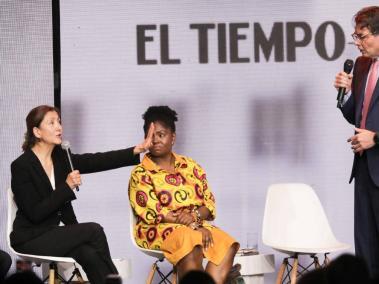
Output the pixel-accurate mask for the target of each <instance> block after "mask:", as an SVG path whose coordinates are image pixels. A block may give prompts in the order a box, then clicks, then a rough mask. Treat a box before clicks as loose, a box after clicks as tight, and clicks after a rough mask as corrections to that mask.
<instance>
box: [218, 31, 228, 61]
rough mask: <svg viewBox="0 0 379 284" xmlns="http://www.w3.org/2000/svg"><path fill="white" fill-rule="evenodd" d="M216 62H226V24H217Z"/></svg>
mask: <svg viewBox="0 0 379 284" xmlns="http://www.w3.org/2000/svg"><path fill="white" fill-rule="evenodd" d="M217 38H218V62H219V63H226V24H218V25H217Z"/></svg>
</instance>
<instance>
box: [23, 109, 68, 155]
mask: <svg viewBox="0 0 379 284" xmlns="http://www.w3.org/2000/svg"><path fill="white" fill-rule="evenodd" d="M49 111H55V112H56V113H57V114H58V115H59V117H60V116H61V114H60V111H59V109H57V108H56V107H53V106H48V105H41V106H37V107H35V108H33V109H32V110H31V111H30V112H29V114H28V115H27V117H26V133H25V136H24V143H23V144H22V150H23V151H24V152H25V151H26V150H28V149H30V148H32V147H33V146H34V145H35V144H36V143H37V142H38V140H39V139H38V138H37V137H35V136H34V133H33V128H34V127H39V126H40V125H41V122H42V120H43V118H44V117H45V115H46V113H48V112H49Z"/></svg>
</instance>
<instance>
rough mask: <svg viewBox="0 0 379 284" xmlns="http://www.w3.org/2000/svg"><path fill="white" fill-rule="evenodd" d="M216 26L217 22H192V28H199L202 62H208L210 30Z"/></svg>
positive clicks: (200, 60)
mask: <svg viewBox="0 0 379 284" xmlns="http://www.w3.org/2000/svg"><path fill="white" fill-rule="evenodd" d="M214 28H215V24H190V29H192V30H194V29H197V30H198V35H199V62H200V63H208V30H209V29H214Z"/></svg>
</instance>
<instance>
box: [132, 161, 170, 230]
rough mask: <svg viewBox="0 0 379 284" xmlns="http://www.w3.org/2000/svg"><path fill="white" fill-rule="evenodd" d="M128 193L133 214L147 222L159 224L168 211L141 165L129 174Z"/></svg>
mask: <svg viewBox="0 0 379 284" xmlns="http://www.w3.org/2000/svg"><path fill="white" fill-rule="evenodd" d="M128 194H129V201H130V205H131V207H132V208H133V210H134V214H136V215H137V216H138V217H139V218H141V219H142V220H143V221H144V222H145V223H147V224H159V223H160V222H161V221H162V220H163V217H164V216H165V215H166V214H167V213H168V212H169V210H168V209H167V208H166V207H162V205H161V204H160V202H159V200H158V198H157V196H156V194H155V190H154V186H153V184H152V182H151V177H150V176H149V174H148V173H147V172H146V170H145V169H144V168H143V167H141V166H137V167H136V168H135V169H134V170H133V172H132V174H131V176H130V180H129V190H128Z"/></svg>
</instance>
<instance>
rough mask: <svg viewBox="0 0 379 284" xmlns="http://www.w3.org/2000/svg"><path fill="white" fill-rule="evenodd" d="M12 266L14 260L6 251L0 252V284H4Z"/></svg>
mask: <svg viewBox="0 0 379 284" xmlns="http://www.w3.org/2000/svg"><path fill="white" fill-rule="evenodd" d="M11 265H12V259H11V257H10V256H9V254H7V253H6V252H5V251H2V250H0V283H3V281H4V278H5V276H6V275H7V273H8V270H9V268H10V267H11Z"/></svg>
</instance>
